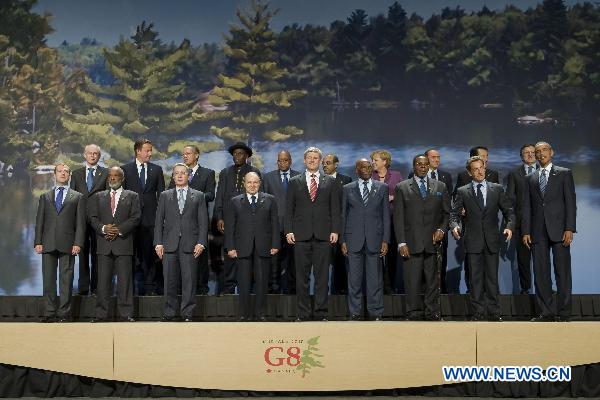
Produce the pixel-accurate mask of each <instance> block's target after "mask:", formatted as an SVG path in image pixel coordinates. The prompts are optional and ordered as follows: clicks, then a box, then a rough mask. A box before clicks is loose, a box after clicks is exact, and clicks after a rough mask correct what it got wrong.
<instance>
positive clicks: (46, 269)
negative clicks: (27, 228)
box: [34, 163, 86, 322]
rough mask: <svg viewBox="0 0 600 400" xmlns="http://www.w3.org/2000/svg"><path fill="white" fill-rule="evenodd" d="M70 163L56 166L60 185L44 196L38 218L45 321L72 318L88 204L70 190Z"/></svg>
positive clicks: (37, 239) (36, 244) (37, 233)
mask: <svg viewBox="0 0 600 400" xmlns="http://www.w3.org/2000/svg"><path fill="white" fill-rule="evenodd" d="M70 177H71V170H70V168H69V166H68V165H67V164H64V163H59V164H57V165H56V166H55V167H54V179H55V180H56V186H55V187H54V188H53V189H52V190H50V191H49V192H47V193H44V194H43V195H41V196H40V201H39V205H38V209H37V215H36V218H35V239H34V246H35V247H34V249H35V252H36V253H38V254H41V255H42V279H43V282H44V305H45V312H44V317H43V318H42V322H53V321H55V319H56V318H58V321H59V322H68V321H70V320H71V295H72V292H73V267H74V264H75V256H76V255H77V254H79V252H80V251H81V247H82V246H83V243H84V235H85V213H86V210H85V208H86V203H85V200H84V198H83V195H82V194H81V193H79V192H76V191H75V190H73V189H69V186H68V184H69V178H70ZM57 266H58V268H59V275H58V276H59V282H60V285H59V289H60V304H59V306H58V309H57V307H56V303H57V299H56V267H57Z"/></svg>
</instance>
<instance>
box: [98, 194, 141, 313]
mask: <svg viewBox="0 0 600 400" xmlns="http://www.w3.org/2000/svg"><path fill="white" fill-rule="evenodd" d="M111 193H112V190H105V191H103V192H100V193H97V194H95V195H94V196H92V197H91V198H90V200H89V204H88V213H89V217H90V224H91V226H92V228H93V229H94V231H95V233H96V240H97V243H98V258H99V266H98V267H99V268H98V297H97V298H96V318H99V319H105V318H106V317H107V316H108V303H109V299H110V296H111V294H112V281H113V272H114V271H116V274H117V308H118V309H119V315H120V316H121V317H124V318H127V317H133V279H132V278H133V274H132V273H133V271H132V269H131V262H132V259H133V234H134V232H135V230H136V229H137V227H138V225H139V223H140V218H141V215H142V213H141V211H140V200H139V196H138V194H137V193H135V192H132V191H130V190H123V191H121V195H120V196H119V201H118V203H116V208H115V215H114V216H113V214H112V210H111ZM109 224H113V225H116V226H117V228H119V235H118V236H117V237H116V238H115V239H114V240H111V241H109V240H106V238H105V234H104V232H103V231H102V228H103V227H104V226H105V225H109Z"/></svg>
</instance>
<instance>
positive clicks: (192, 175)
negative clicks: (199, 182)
mask: <svg viewBox="0 0 600 400" xmlns="http://www.w3.org/2000/svg"><path fill="white" fill-rule="evenodd" d="M192 179H194V170H193V169H191V168H190V169H188V183H190V182H192Z"/></svg>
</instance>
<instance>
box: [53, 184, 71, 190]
mask: <svg viewBox="0 0 600 400" xmlns="http://www.w3.org/2000/svg"><path fill="white" fill-rule="evenodd" d="M58 188H64V189H65V192H66V191H67V190H69V186H68V185H56V186H55V187H54V191H55V192H57V191H58Z"/></svg>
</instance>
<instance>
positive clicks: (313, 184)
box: [310, 174, 317, 202]
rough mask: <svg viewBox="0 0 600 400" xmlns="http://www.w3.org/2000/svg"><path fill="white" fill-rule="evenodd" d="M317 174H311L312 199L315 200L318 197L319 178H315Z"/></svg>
mask: <svg viewBox="0 0 600 400" xmlns="http://www.w3.org/2000/svg"><path fill="white" fill-rule="evenodd" d="M315 177H316V175H315V174H311V176H310V201H313V202H314V201H315V199H316V198H317V180H316V179H315Z"/></svg>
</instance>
